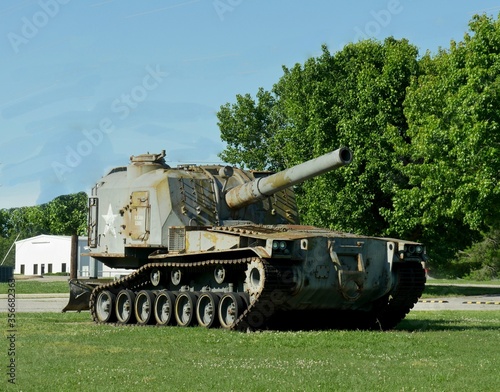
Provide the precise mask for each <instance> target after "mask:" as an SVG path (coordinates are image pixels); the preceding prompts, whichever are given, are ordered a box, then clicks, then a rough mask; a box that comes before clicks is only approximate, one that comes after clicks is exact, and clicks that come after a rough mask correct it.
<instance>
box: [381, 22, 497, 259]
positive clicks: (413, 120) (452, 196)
mask: <svg viewBox="0 0 500 392" xmlns="http://www.w3.org/2000/svg"><path fill="white" fill-rule="evenodd" d="M470 30H471V31H470V33H468V34H466V35H465V38H464V41H463V42H460V43H458V44H457V43H454V42H452V43H451V45H450V49H449V50H446V51H445V50H441V51H440V52H439V53H438V54H437V55H436V56H435V57H431V56H430V55H429V54H427V55H426V56H425V57H424V58H423V59H422V60H421V61H420V66H421V72H420V75H419V76H418V77H416V78H414V79H413V81H412V84H411V86H410V88H409V89H408V93H407V98H406V101H405V115H406V117H407V119H408V123H409V129H408V136H409V137H410V138H411V143H409V144H405V145H399V146H400V148H399V149H398V151H399V154H401V155H404V156H407V157H409V160H408V162H406V163H401V164H400V170H401V172H402V173H404V175H405V176H407V178H408V179H409V185H410V186H409V187H408V188H406V189H400V190H399V191H398V192H396V193H395V198H394V205H395V208H394V210H393V211H391V212H389V213H386V216H387V218H388V221H389V222H390V223H391V227H392V228H393V230H394V231H395V232H398V233H409V232H411V231H412V230H415V229H418V230H419V231H420V232H422V236H423V237H424V238H426V239H427V242H428V243H429V244H430V245H431V246H432V247H434V248H435V249H439V248H440V249H439V252H438V254H439V255H440V256H441V257H442V259H443V260H442V261H444V260H446V259H450V258H452V257H453V256H454V254H455V253H456V252H457V251H458V250H460V249H465V248H466V247H467V246H469V245H471V243H472V242H473V241H476V240H479V239H480V238H481V232H482V231H486V232H487V231H488V230H489V227H491V226H493V225H495V224H496V223H498V222H500V209H499V208H498V206H499V205H500V178H499V177H500V128H499V122H500V112H499V111H498V108H499V107H500V22H499V21H498V20H496V21H495V20H493V19H491V18H488V17H486V16H475V17H474V18H473V19H472V21H471V23H470ZM401 217H405V218H406V219H401Z"/></svg>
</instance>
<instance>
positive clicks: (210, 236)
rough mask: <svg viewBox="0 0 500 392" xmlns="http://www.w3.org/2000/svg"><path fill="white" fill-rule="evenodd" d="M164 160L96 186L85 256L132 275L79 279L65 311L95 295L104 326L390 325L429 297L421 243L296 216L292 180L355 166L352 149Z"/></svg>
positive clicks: (149, 157) (134, 163)
mask: <svg viewBox="0 0 500 392" xmlns="http://www.w3.org/2000/svg"><path fill="white" fill-rule="evenodd" d="M163 158H164V152H163V153H161V154H144V155H139V156H136V157H131V163H130V165H128V166H127V167H120V168H116V169H113V170H112V171H111V172H110V173H109V174H108V175H106V176H105V177H103V178H102V179H101V181H99V182H98V183H97V185H96V186H95V187H94V189H93V191H92V195H91V196H90V199H89V206H90V209H89V249H90V252H89V253H90V255H91V256H92V257H94V258H95V259H97V260H99V261H102V262H103V263H104V264H106V265H108V266H110V267H114V268H128V269H131V272H130V274H128V275H126V276H125V277H122V278H121V279H119V280H116V281H113V282H109V283H105V284H100V285H97V286H93V287H89V286H86V285H84V284H82V283H81V282H78V281H74V282H72V284H71V286H72V295H71V298H70V304H68V307H67V310H71V309H77V308H78V309H82V307H83V306H82V305H80V307H78V306H76V305H75V306H72V302H73V305H74V302H78V300H77V299H78V298H81V297H83V298H85V295H82V294H85V293H86V292H87V299H88V307H89V308H90V312H91V315H92V318H93V319H94V320H95V321H96V322H98V323H108V322H118V323H123V324H129V323H137V324H157V325H172V324H173V325H179V326H189V325H193V324H199V325H201V326H204V327H216V326H222V327H223V328H228V329H236V330H249V329H250V330H255V329H262V328H285V329H288V328H316V327H321V328H324V327H338V326H341V327H354V328H380V329H388V328H392V327H394V326H395V325H396V324H397V323H398V322H399V321H401V320H402V319H403V318H404V317H405V315H406V314H407V313H408V312H409V311H410V309H411V308H412V307H413V305H414V304H415V303H416V302H417V300H418V298H419V296H420V295H421V293H422V291H423V288H424V284H425V275H424V270H423V268H422V265H421V263H422V261H424V260H425V257H426V256H425V249H424V247H423V245H422V244H420V243H415V242H411V241H403V240H398V239H390V238H376V237H368V236H359V235H354V234H349V233H342V232H336V231H331V230H327V229H322V228H318V227H314V226H301V225H300V224H299V219H298V214H297V208H296V204H295V198H294V194H293V189H292V188H293V185H295V184H298V183H300V182H302V181H305V180H307V179H309V178H311V177H314V176H318V175H321V174H323V173H325V172H327V171H330V170H333V169H337V168H340V167H342V166H344V165H347V164H349V163H350V162H351V160H352V153H351V151H350V150H349V149H347V148H340V149H338V150H336V151H333V152H331V153H328V154H326V155H323V156H321V157H319V158H315V159H313V160H310V161H307V162H305V163H302V164H299V165H297V166H294V167H292V168H289V169H286V170H284V171H282V172H279V173H276V174H271V173H268V172H256V171H245V170H241V169H238V168H234V167H228V166H215V165H213V166H194V165H193V166H182V167H178V168H170V167H169V166H168V165H166V164H165V161H164V159H163ZM91 289H92V291H91V292H90V290H91ZM79 290H80V291H81V293H79ZM87 299H86V300H85V301H87ZM85 305H87V304H85Z"/></svg>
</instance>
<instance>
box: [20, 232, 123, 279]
mask: <svg viewBox="0 0 500 392" xmlns="http://www.w3.org/2000/svg"><path fill="white" fill-rule="evenodd" d="M86 246H87V237H79V238H78V250H77V253H78V272H77V275H78V276H79V277H90V275H91V272H94V271H95V270H97V274H95V272H94V276H93V277H96V276H97V277H113V278H114V277H118V276H121V275H126V274H128V273H130V272H131V271H130V270H115V269H112V268H109V267H106V266H105V265H103V264H102V263H101V262H98V261H95V259H94V258H92V257H89V256H82V255H81V254H82V253H86V249H85V247H86ZM70 260H71V237H70V236H55V235H45V234H42V235H39V236H36V237H32V238H26V239H24V240H20V241H17V242H16V266H15V269H14V273H15V274H21V275H43V274H49V273H60V272H63V273H67V274H69V272H70Z"/></svg>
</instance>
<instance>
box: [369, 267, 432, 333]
mask: <svg viewBox="0 0 500 392" xmlns="http://www.w3.org/2000/svg"><path fill="white" fill-rule="evenodd" d="M395 268H396V273H397V277H398V280H397V283H396V287H395V289H394V290H393V291H392V292H391V294H390V295H389V297H388V298H387V297H386V298H385V301H386V302H385V304H384V306H382V307H380V308H379V310H378V311H377V312H376V314H375V324H374V325H372V326H371V329H381V330H388V329H392V328H394V327H395V326H396V325H397V324H399V322H401V320H403V319H404V318H405V317H406V315H407V314H408V313H409V312H410V310H411V309H413V306H415V304H416V303H417V302H418V299H419V298H420V296H421V295H422V292H423V291H424V289H425V282H426V278H425V271H424V269H423V268H422V266H421V264H420V263H417V262H407V263H401V264H397V266H396V267H395Z"/></svg>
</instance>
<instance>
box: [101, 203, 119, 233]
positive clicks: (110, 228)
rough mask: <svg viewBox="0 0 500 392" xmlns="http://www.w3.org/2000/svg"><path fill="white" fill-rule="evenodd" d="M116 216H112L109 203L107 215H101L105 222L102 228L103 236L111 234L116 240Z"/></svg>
mask: <svg viewBox="0 0 500 392" xmlns="http://www.w3.org/2000/svg"><path fill="white" fill-rule="evenodd" d="M117 216H118V215H117V214H113V209H112V208H111V203H110V204H109V208H108V213H107V214H106V215H102V217H103V218H104V220H105V221H106V226H105V227H104V235H106V234H108V233H111V234H112V235H113V237H115V238H116V230H115V219H116V217H117Z"/></svg>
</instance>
